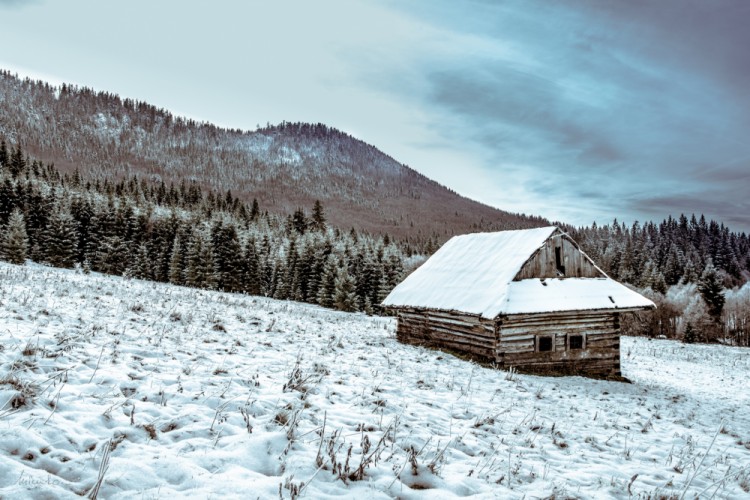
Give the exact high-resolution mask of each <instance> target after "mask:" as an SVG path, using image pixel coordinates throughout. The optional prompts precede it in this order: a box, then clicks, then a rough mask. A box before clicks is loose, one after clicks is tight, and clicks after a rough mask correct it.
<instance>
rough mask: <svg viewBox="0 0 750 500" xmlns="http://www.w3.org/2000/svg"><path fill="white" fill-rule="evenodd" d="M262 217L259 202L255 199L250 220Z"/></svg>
mask: <svg viewBox="0 0 750 500" xmlns="http://www.w3.org/2000/svg"><path fill="white" fill-rule="evenodd" d="M259 215H260V207H259V206H258V200H257V199H255V198H253V206H252V208H251V209H250V220H256V219H257V218H258V216H259Z"/></svg>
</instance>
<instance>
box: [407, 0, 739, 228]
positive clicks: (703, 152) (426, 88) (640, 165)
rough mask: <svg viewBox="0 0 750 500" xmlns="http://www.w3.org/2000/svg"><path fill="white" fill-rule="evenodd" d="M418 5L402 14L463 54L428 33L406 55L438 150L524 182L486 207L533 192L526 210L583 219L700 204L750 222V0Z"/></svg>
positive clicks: (502, 179)
mask: <svg viewBox="0 0 750 500" xmlns="http://www.w3.org/2000/svg"><path fill="white" fill-rule="evenodd" d="M412 5H413V4H412ZM431 5H432V3H431ZM423 7H424V6H423V5H421V4H420V5H419V6H418V7H416V8H415V7H399V8H404V9H408V10H406V12H407V13H408V14H410V15H414V16H415V18H416V17H417V16H420V19H421V21H422V22H425V23H428V24H430V25H431V26H433V27H437V28H438V29H441V30H443V34H444V37H445V39H446V40H445V45H450V46H453V47H454V49H453V50H451V51H448V52H444V51H443V52H438V51H437V50H432V51H430V43H429V42H427V43H426V45H425V47H422V57H420V58H419V59H416V58H415V59H413V61H412V62H413V65H414V67H415V69H413V70H412V77H415V78H420V79H422V80H423V82H424V83H423V85H421V86H419V85H415V86H411V87H409V86H407V87H404V88H403V89H402V90H401V91H402V92H403V97H404V99H408V100H410V101H412V102H414V101H418V102H419V101H421V105H422V106H423V107H424V108H425V109H430V110H431V112H432V113H433V116H434V117H435V119H434V120H433V121H432V124H431V125H430V127H431V129H432V130H433V132H434V133H436V134H438V135H439V136H440V137H441V138H442V140H443V141H444V143H446V144H452V145H453V146H454V147H456V148H466V149H474V150H476V151H478V152H480V153H479V156H480V157H481V158H482V163H483V168H484V169H485V170H486V171H488V172H494V173H495V174H494V177H495V178H496V179H497V182H498V185H501V183H506V184H507V183H511V182H514V183H515V184H516V185H517V186H516V191H514V195H513V196H514V199H513V200H511V199H510V198H507V199H505V200H504V199H503V198H502V196H500V195H497V197H496V198H495V199H493V200H492V201H491V203H493V204H495V205H499V206H501V207H502V206H504V203H505V202H506V201H507V202H511V201H512V202H513V203H518V202H519V199H520V198H521V197H523V196H525V197H526V203H527V208H526V209H524V211H527V212H529V211H534V210H535V208H537V207H538V208H545V209H548V210H555V211H558V212H560V213H563V212H564V213H565V214H566V216H569V217H571V219H573V220H570V222H574V223H590V222H591V221H592V220H593V219H594V218H597V219H603V220H605V221H607V220H611V219H612V218H613V217H618V218H620V219H626V220H627V219H634V218H639V219H641V220H643V219H644V217H645V218H648V219H656V220H660V219H661V218H663V217H666V216H667V215H669V214H671V213H672V212H673V211H675V210H679V211H686V212H697V213H700V212H706V214H707V215H708V216H711V217H717V218H721V219H723V220H726V221H730V220H731V221H733V222H735V223H737V224H740V229H743V230H748V229H750V219H748V218H747V217H744V216H742V215H738V214H739V213H740V212H739V211H740V210H744V211H745V212H747V208H748V207H747V203H746V202H744V200H745V199H746V197H747V195H746V193H743V192H742V190H741V189H737V188H736V186H737V184H738V183H740V184H742V185H743V186H746V185H747V180H748V177H750V175H748V173H747V172H748V167H750V161H748V160H750V147H749V146H748V145H747V141H746V136H747V131H748V127H750V101H747V99H746V98H745V94H746V89H747V88H748V87H749V86H750V52H748V51H747V50H746V47H748V46H750V30H747V29H746V27H745V20H746V19H747V18H748V15H750V3H747V2H743V1H742V0H735V1H730V0H719V1H717V2H714V3H706V2H699V1H697V0H688V1H684V2H683V1H664V2H615V1H600V0H588V1H582V2H576V3H563V4H549V3H545V4H544V6H543V7H544V8H543V9H542V8H540V4H536V3H531V2H503V3H496V2H484V1H475V2H472V3H471V6H469V7H467V6H466V5H465V4H463V3H462V4H461V5H460V6H457V5H455V4H453V3H450V2H441V3H438V7H437V8H435V9H424V8H423ZM428 11H429V12H428ZM467 40H469V41H470V42H471V44H472V46H471V47H470V48H469V47H468V46H467ZM461 47H464V48H465V49H466V50H464V51H462V50H461ZM433 48H434V47H433ZM518 189H520V191H519V190H518ZM485 201H486V200H485ZM514 208H516V209H517V207H514ZM544 215H548V216H551V217H553V218H554V215H551V214H544Z"/></svg>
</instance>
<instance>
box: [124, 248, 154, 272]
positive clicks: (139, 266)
mask: <svg viewBox="0 0 750 500" xmlns="http://www.w3.org/2000/svg"><path fill="white" fill-rule="evenodd" d="M128 275H129V276H132V277H133V278H138V279H142V280H150V279H153V270H152V269H151V258H150V257H149V255H148V247H147V246H146V244H145V243H141V244H140V245H138V250H137V251H136V252H135V257H134V259H133V261H132V263H131V266H130V268H129V269H128Z"/></svg>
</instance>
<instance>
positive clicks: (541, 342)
mask: <svg viewBox="0 0 750 500" xmlns="http://www.w3.org/2000/svg"><path fill="white" fill-rule="evenodd" d="M536 350H537V351H539V352H548V351H551V350H552V337H549V336H539V337H537V338H536Z"/></svg>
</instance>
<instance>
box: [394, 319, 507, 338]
mask: <svg viewBox="0 0 750 500" xmlns="http://www.w3.org/2000/svg"><path fill="white" fill-rule="evenodd" d="M399 323H404V324H409V325H420V326H421V327H422V328H442V329H444V330H452V331H457V332H463V333H467V334H472V335H477V336H482V337H486V338H488V339H490V340H492V341H494V339H495V330H494V328H492V327H490V328H489V329H488V328H487V327H485V326H484V325H468V324H466V323H460V322H446V321H444V320H441V321H434V320H431V319H424V318H416V317H414V316H404V317H402V318H399Z"/></svg>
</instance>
